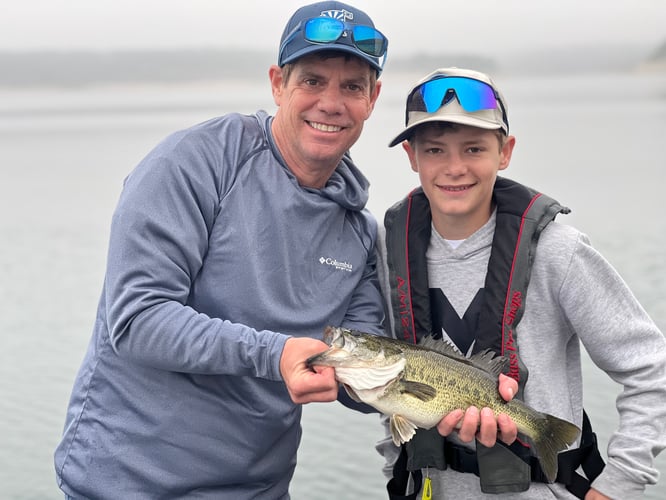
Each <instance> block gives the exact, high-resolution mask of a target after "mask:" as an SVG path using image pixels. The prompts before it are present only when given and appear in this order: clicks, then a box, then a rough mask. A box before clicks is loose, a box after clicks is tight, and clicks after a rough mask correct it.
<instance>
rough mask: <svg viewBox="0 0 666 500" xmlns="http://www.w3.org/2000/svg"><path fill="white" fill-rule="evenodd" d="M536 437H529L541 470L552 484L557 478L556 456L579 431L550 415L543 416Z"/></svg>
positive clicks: (568, 423) (571, 441) (572, 425)
mask: <svg viewBox="0 0 666 500" xmlns="http://www.w3.org/2000/svg"><path fill="white" fill-rule="evenodd" d="M536 434H537V435H536V436H530V437H531V441H532V444H533V445H534V451H535V452H536V455H537V457H538V458H539V463H540V464H541V469H542V470H543V473H544V474H545V475H546V477H547V478H548V480H549V481H550V482H551V483H552V482H554V481H555V478H556V477H557V454H558V453H559V452H560V451H562V450H564V449H566V448H567V447H568V446H569V445H571V444H572V443H573V442H574V441H575V440H576V438H577V437H578V435H579V434H580V429H579V428H578V427H576V426H575V425H574V424H572V423H571V422H567V421H566V420H562V419H560V418H557V417H553V416H552V415H544V420H543V421H541V423H540V425H539V429H538V432H537V433H536Z"/></svg>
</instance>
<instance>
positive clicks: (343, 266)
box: [319, 257, 354, 273]
mask: <svg viewBox="0 0 666 500" xmlns="http://www.w3.org/2000/svg"><path fill="white" fill-rule="evenodd" d="M319 263H320V264H324V265H327V266H333V267H334V268H335V269H337V270H338V271H347V272H348V273H351V272H352V269H354V267H353V266H352V265H351V264H350V263H349V262H339V261H337V260H335V259H331V258H330V257H319Z"/></svg>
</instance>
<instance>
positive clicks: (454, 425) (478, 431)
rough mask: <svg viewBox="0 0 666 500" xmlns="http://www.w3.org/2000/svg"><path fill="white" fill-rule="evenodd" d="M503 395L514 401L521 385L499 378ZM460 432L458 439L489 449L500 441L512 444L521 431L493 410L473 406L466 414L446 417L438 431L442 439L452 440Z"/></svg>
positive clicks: (455, 411) (460, 412)
mask: <svg viewBox="0 0 666 500" xmlns="http://www.w3.org/2000/svg"><path fill="white" fill-rule="evenodd" d="M499 392H500V395H501V396H502V398H503V399H504V400H505V401H511V400H512V399H513V396H514V395H515V394H516V392H518V383H517V382H516V381H515V380H514V379H512V378H510V377H507V376H506V375H504V374H500V376H499ZM456 429H458V437H459V438H460V440H461V441H463V442H464V443H469V442H471V441H472V440H473V439H474V438H476V439H478V440H479V442H480V443H481V444H483V445H484V446H487V447H491V446H494V445H495V442H496V441H497V438H498V437H499V439H500V440H501V441H502V442H504V443H506V444H511V443H513V442H514V441H515V440H516V437H517V436H518V428H517V427H516V424H515V423H514V422H513V420H511V419H510V418H509V416H508V415H506V414H504V413H500V414H499V415H498V416H497V418H495V414H494V413H493V411H492V410H491V409H490V408H483V409H482V410H481V411H479V410H478V408H476V407H474V406H470V407H469V408H467V410H466V411H465V412H464V413H463V411H462V410H454V411H452V412H451V413H449V414H448V415H446V416H445V417H444V418H443V419H442V420H441V421H440V422H439V424H437V431H438V432H439V433H440V434H441V435H442V436H448V435H449V434H451V433H452V432H453V431H454V430H456Z"/></svg>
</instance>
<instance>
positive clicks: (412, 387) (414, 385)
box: [307, 327, 580, 482]
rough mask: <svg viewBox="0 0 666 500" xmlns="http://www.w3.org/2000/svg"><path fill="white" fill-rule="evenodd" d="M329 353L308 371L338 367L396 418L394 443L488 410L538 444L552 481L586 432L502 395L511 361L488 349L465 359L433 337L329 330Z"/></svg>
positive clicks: (358, 395)
mask: <svg viewBox="0 0 666 500" xmlns="http://www.w3.org/2000/svg"><path fill="white" fill-rule="evenodd" d="M324 342H326V344H328V345H329V346H330V347H329V349H327V350H326V351H324V352H322V353H320V354H317V355H315V356H312V357H310V358H309V359H308V360H307V364H308V366H315V365H320V366H332V367H334V368H335V375H336V378H337V380H338V381H339V382H341V383H342V384H343V385H344V387H345V389H346V390H347V392H348V393H349V395H350V397H352V399H354V400H356V401H358V402H363V403H366V404H369V405H370V406H372V407H374V408H375V409H377V410H378V411H380V412H382V413H383V414H385V415H387V416H389V417H390V429H391V437H392V439H393V442H394V443H395V444H396V445H397V446H399V445H401V444H402V443H405V442H407V441H409V440H410V439H411V438H412V437H413V436H414V434H415V433H416V428H417V427H420V428H423V429H430V428H431V427H434V426H435V425H437V423H438V422H439V421H440V420H441V419H442V417H444V416H445V415H447V414H448V413H450V412H451V411H453V410H455V409H458V408H460V409H462V410H465V409H467V408H468V407H470V406H476V407H477V408H479V409H481V408H485V407H488V408H490V409H492V410H493V411H494V412H495V414H496V415H497V414H499V413H505V414H507V415H508V416H509V417H511V419H512V420H513V421H514V422H515V423H516V426H517V427H518V432H519V433H520V434H522V436H523V438H527V439H526V440H527V441H528V442H530V444H532V445H533V451H534V453H535V454H536V456H537V457H538V459H539V462H540V464H541V468H542V470H543V472H544V474H545V475H546V477H547V478H548V479H549V480H550V481H551V482H552V481H554V480H555V477H556V476H557V454H558V453H559V452H560V451H561V450H564V449H566V448H567V447H568V446H569V445H570V444H572V443H573V442H574V441H575V440H576V438H577V437H578V434H579V432H580V430H579V429H578V427H576V426H575V425H573V424H572V423H570V422H567V421H565V420H562V419H560V418H557V417H554V416H552V415H548V414H546V413H541V412H538V411H536V410H534V409H533V408H530V407H529V406H527V405H526V404H525V403H523V402H522V401H519V400H517V399H514V400H512V401H509V402H506V401H504V400H503V399H502V397H501V396H500V394H499V391H498V389H497V386H498V377H499V374H500V372H502V371H503V369H504V367H505V365H506V363H507V359H506V358H504V357H502V356H495V355H494V353H493V352H492V351H490V350H488V351H484V352H482V353H478V354H476V355H474V356H472V357H471V358H465V357H464V356H462V355H461V354H459V353H458V352H457V351H456V350H455V349H454V348H453V347H451V346H450V345H448V344H447V343H445V342H442V341H441V340H435V339H433V338H432V337H427V338H424V339H423V340H422V341H421V343H420V344H418V345H415V344H409V343H407V342H403V341H400V340H395V339H391V338H387V337H380V336H377V335H371V334H368V333H362V332H357V331H352V330H347V329H344V328H335V327H327V328H326V330H325V331H324Z"/></svg>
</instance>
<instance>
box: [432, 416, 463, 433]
mask: <svg viewBox="0 0 666 500" xmlns="http://www.w3.org/2000/svg"><path fill="white" fill-rule="evenodd" d="M463 415H464V414H463V411H462V410H453V411H452V412H451V413H449V414H448V415H446V416H444V418H443V419H442V420H440V421H439V423H438V424H437V432H439V433H440V435H442V436H445V437H446V436H448V435H449V434H451V433H452V432H453V431H454V430H455V429H456V428H457V427H458V426H459V425H460V422H461V420H462V418H463Z"/></svg>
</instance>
